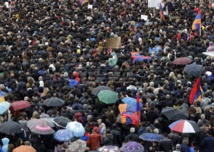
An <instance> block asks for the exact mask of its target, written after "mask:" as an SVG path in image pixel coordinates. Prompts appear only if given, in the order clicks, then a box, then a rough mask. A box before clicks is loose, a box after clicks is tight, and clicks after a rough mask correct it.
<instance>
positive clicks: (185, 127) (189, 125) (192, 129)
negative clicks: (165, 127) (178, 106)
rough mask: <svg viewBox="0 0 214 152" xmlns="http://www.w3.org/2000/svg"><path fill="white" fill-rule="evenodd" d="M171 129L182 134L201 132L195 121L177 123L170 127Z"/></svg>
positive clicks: (179, 121)
mask: <svg viewBox="0 0 214 152" xmlns="http://www.w3.org/2000/svg"><path fill="white" fill-rule="evenodd" d="M169 128H170V129H171V130H173V131H176V132H180V133H196V132H198V131H200V128H199V127H198V125H197V124H196V123H195V122H194V121H190V120H178V121H175V122H173V123H172V124H170V125H169Z"/></svg>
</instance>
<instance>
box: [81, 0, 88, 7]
mask: <svg viewBox="0 0 214 152" xmlns="http://www.w3.org/2000/svg"><path fill="white" fill-rule="evenodd" d="M86 3H88V0H79V4H80V5H81V6H83V5H84V4H86Z"/></svg>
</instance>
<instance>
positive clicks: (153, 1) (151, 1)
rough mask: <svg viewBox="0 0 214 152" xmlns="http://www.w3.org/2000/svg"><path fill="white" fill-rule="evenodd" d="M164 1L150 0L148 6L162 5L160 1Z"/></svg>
mask: <svg viewBox="0 0 214 152" xmlns="http://www.w3.org/2000/svg"><path fill="white" fill-rule="evenodd" d="M161 2H162V0H148V7H149V8H151V7H155V8H156V7H158V8H159V6H160V3H161Z"/></svg>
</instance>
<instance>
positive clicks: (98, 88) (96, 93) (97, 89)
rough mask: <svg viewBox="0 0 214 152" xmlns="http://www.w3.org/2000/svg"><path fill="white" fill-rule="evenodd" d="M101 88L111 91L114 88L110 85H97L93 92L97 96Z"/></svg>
mask: <svg viewBox="0 0 214 152" xmlns="http://www.w3.org/2000/svg"><path fill="white" fill-rule="evenodd" d="M101 90H111V91H113V90H112V89H111V88H109V87H108V86H99V87H96V88H94V89H93V91H92V94H93V95H95V96H97V95H98V93H99V92H100V91H101Z"/></svg>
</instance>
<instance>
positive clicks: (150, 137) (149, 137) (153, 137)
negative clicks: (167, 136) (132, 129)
mask: <svg viewBox="0 0 214 152" xmlns="http://www.w3.org/2000/svg"><path fill="white" fill-rule="evenodd" d="M139 138H140V139H142V140H144V141H156V142H159V141H161V140H163V138H164V137H163V136H162V135H160V134H156V133H143V134H142V135H140V136H139Z"/></svg>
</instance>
